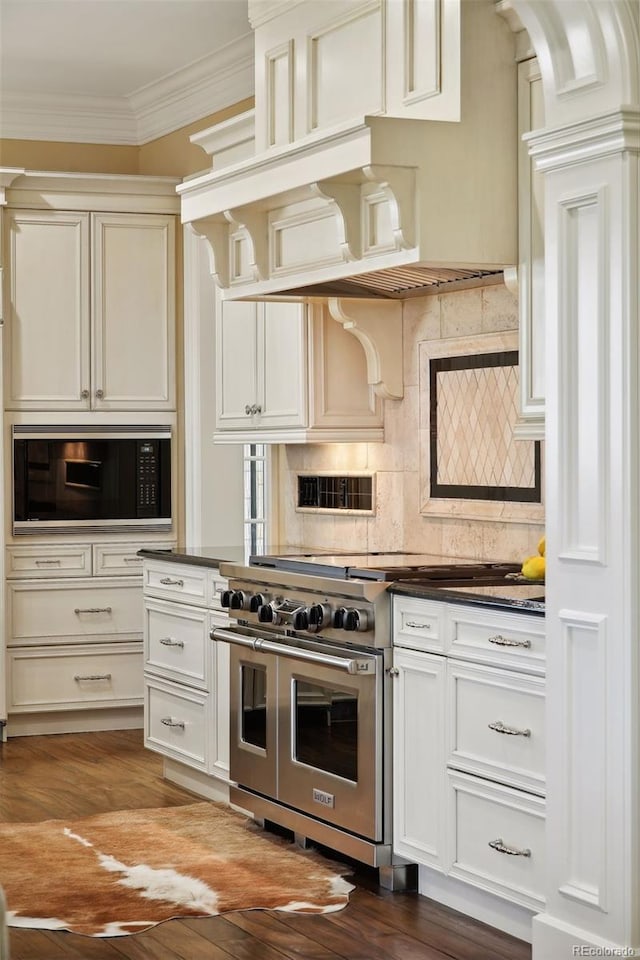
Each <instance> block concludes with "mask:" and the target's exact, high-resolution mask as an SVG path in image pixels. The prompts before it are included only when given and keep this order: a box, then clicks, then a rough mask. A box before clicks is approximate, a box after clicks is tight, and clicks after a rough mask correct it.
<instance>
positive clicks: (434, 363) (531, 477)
mask: <svg viewBox="0 0 640 960" xmlns="http://www.w3.org/2000/svg"><path fill="white" fill-rule="evenodd" d="M429 366H430V380H431V390H430V396H431V401H430V407H431V409H430V433H431V476H430V483H431V496H432V497H461V498H465V499H467V500H517V501H529V502H534V503H537V502H539V501H540V444H539V443H527V442H522V441H516V440H514V439H513V428H514V426H515V424H516V422H517V419H518V351H517V350H510V351H508V352H503V353H480V354H475V355H472V356H463V357H440V358H434V359H432V360H431V361H430V364H429Z"/></svg>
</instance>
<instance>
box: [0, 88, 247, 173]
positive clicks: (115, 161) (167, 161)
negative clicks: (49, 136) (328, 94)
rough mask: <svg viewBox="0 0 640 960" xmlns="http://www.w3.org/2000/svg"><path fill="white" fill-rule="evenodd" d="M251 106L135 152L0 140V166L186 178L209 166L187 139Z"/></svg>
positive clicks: (223, 112)
mask: <svg viewBox="0 0 640 960" xmlns="http://www.w3.org/2000/svg"><path fill="white" fill-rule="evenodd" d="M252 106H253V98H251V99H248V100H242V101H241V102H240V103H236V104H233V105H232V106H230V107H226V108H225V109H224V110H219V111H218V112H217V113H212V114H210V115H209V116H207V117H203V118H202V119H201V120H197V121H195V122H194V123H190V124H188V125H187V126H186V127H181V128H180V129H179V130H174V132H173V133H169V134H167V135H166V136H164V137H159V138H158V139H157V140H151V141H150V142H149V143H145V144H144V145H143V146H141V147H135V146H132V147H129V146H120V145H117V144H110V143H61V142H56V141H52V140H0V166H3V167H24V168H25V169H26V170H66V171H69V172H71V173H124V174H148V175H150V176H169V177H186V176H188V175H189V174H192V173H197V172H198V171H199V170H204V169H206V168H208V167H210V166H211V161H210V158H209V157H208V156H207V154H206V153H205V152H204V150H202V149H201V148H200V147H196V146H194V145H193V144H192V143H190V142H189V136H190V135H191V134H192V133H196V132H197V131H199V130H205V129H206V128H207V127H210V126H213V124H215V123H220V122H221V121H223V120H227V119H228V118H229V117H233V116H236V114H238V113H243V112H244V111H245V110H249V109H250V108H251V107H252Z"/></svg>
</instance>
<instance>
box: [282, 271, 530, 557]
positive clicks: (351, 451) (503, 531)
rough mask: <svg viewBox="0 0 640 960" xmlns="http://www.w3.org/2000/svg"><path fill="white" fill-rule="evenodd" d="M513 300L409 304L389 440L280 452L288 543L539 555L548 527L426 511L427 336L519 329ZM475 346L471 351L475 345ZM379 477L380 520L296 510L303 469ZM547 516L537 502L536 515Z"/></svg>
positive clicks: (460, 296) (500, 289)
mask: <svg viewBox="0 0 640 960" xmlns="http://www.w3.org/2000/svg"><path fill="white" fill-rule="evenodd" d="M517 326H518V309H517V302H516V300H515V298H514V297H513V296H512V295H511V294H510V293H509V292H508V291H507V289H506V288H505V287H504V286H492V287H484V288H482V289H474V290H464V291H459V292H457V293H450V294H447V295H442V296H429V297H423V298H417V299H415V300H408V301H407V302H406V303H405V307H404V322H403V339H404V382H405V392H404V398H403V399H402V400H399V401H398V400H396V401H393V400H391V401H386V402H385V441H384V443H368V444H367V443H362V444H358V443H356V444H349V443H344V444H318V445H315V446H314V445H309V446H306V447H305V446H298V445H295V446H294V445H290V446H286V447H283V448H281V453H280V461H281V462H280V466H281V470H280V490H279V494H280V496H279V509H280V518H281V537H282V538H283V542H284V543H288V544H304V545H305V546H309V547H327V548H330V549H342V550H344V549H348V550H353V551H358V552H360V551H367V550H406V551H410V552H420V553H442V554H444V555H445V556H458V557H469V558H473V559H481V558H486V559H506V560H515V561H518V560H520V559H522V558H523V557H525V556H528V555H530V554H532V553H535V551H536V544H537V542H538V539H539V537H540V533H541V530H542V526H543V524H542V523H541V522H540V521H539V520H537V521H536V522H530V521H529V520H527V521H524V522H522V521H519V522H513V521H510V522H506V521H496V520H478V519H472V520H469V519H461V518H454V517H441V516H437V517H435V516H428V515H425V514H423V513H422V512H421V507H422V500H423V496H422V493H421V447H420V442H419V437H420V427H421V425H422V426H423V427H424V422H425V412H424V410H422V406H423V405H424V397H422V398H421V394H420V385H419V379H420V378H419V369H418V354H419V346H418V345H419V343H420V342H421V341H422V342H424V341H432V342H433V341H441V340H443V339H445V338H446V339H449V338H456V339H457V338H460V337H469V338H470V341H469V342H470V344H471V343H472V339H471V338H473V337H474V336H476V335H478V334H487V333H494V332H502V331H508V330H517ZM470 352H473V350H470ZM299 470H304V471H316V470H317V471H336V472H339V471H362V472H363V473H365V474H366V473H374V474H375V481H376V488H377V496H376V515H375V516H373V517H354V516H344V515H342V516H340V515H335V514H325V515H318V514H303V513H299V512H297V511H296V510H295V494H296V476H297V471H299ZM536 513H537V514H538V515H540V514H542V510H541V508H540V506H537V507H536V506H534V505H532V509H531V517H534V516H535V515H536Z"/></svg>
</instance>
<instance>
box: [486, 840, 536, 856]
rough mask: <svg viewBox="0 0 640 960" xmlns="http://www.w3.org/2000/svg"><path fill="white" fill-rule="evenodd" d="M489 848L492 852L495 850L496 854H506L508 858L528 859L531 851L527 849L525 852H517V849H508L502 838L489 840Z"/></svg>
mask: <svg viewBox="0 0 640 960" xmlns="http://www.w3.org/2000/svg"><path fill="white" fill-rule="evenodd" d="M489 846H490V847H491V849H492V850H497V851H498V853H506V854H508V855H509V856H510V857H530V856H531V850H529V848H528V847H527V848H526V849H525V850H518V849H517V847H508V846H507V845H506V843H505V842H504V841H503V840H502V838H501V837H500V838H498V840H489Z"/></svg>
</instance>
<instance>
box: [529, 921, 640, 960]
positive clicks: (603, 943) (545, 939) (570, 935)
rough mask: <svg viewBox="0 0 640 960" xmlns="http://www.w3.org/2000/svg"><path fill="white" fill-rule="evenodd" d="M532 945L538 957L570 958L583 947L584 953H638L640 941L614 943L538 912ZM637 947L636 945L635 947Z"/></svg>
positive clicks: (596, 954) (593, 954)
mask: <svg viewBox="0 0 640 960" xmlns="http://www.w3.org/2000/svg"><path fill="white" fill-rule="evenodd" d="M532 934H533V937H532V941H531V943H532V947H533V956H534V957H535V960H570V958H572V957H575V956H577V955H578V950H579V949H580V948H581V947H584V948H585V949H584V950H583V951H582V954H581V955H583V956H612V957H613V956H619V957H623V956H625V955H626V956H634V957H635V956H637V955H638V950H639V949H640V944H638V943H636V944H634V945H633V946H632V945H631V944H630V943H626V944H625V943H617V942H616V943H614V941H613V940H605V939H604V938H602V937H598V936H597V935H596V934H595V933H592V932H591V931H589V930H583V929H582V928H581V927H574V926H572V925H571V924H569V923H564V921H562V920H559V919H558V918H557V917H552V916H550V915H549V914H548V913H539V914H537V916H535V917H534V918H533V923H532ZM634 947H635V949H634Z"/></svg>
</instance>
